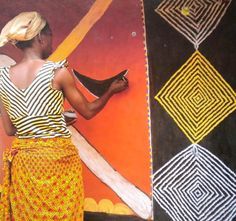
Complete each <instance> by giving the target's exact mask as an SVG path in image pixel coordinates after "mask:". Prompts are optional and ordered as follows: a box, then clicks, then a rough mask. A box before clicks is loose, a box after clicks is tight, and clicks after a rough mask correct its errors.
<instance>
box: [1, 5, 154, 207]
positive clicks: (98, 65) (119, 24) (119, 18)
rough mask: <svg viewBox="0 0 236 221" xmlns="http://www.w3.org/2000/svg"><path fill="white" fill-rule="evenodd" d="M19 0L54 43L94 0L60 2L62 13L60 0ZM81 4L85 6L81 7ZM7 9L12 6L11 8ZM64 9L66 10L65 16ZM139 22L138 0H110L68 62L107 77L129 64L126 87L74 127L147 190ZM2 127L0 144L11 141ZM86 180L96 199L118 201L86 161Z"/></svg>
mask: <svg viewBox="0 0 236 221" xmlns="http://www.w3.org/2000/svg"><path fill="white" fill-rule="evenodd" d="M20 2H21V7H22V8H21V10H24V8H26V9H27V10H32V9H33V8H34V7H35V8H36V9H39V10H38V11H41V12H42V13H43V14H45V16H46V17H48V20H49V21H50V24H51V26H52V28H53V31H54V45H58V44H59V42H61V41H62V40H63V39H64V38H65V37H66V35H67V34H68V33H69V32H70V30H72V28H73V27H74V26H75V25H76V24H77V23H78V22H79V21H80V19H81V18H82V16H83V15H84V14H85V13H86V11H87V10H88V9H89V7H90V6H91V4H92V1H80V3H78V8H77V9H76V7H75V5H76V2H77V1H70V2H72V4H73V5H74V6H71V7H70V6H69V3H68V5H67V7H65V5H63V4H62V7H63V9H64V14H59V13H62V11H63V10H62V9H61V8H60V6H59V4H58V2H60V1H57V5H56V6H55V7H56V8H57V9H58V11H57V10H54V9H53V7H52V5H51V3H50V1H45V5H44V6H42V5H43V3H42V2H41V3H40V5H39V4H37V3H35V2H34V1H32V5H30V4H29V1H23V0H21V1H20ZM23 2H24V4H23ZM63 2H64V1H63ZM47 4H48V7H47ZM1 7H4V5H3V6H1ZM31 8H32V9H31ZM80 9H83V10H81V13H80V12H79V10H80ZM11 10H15V11H16V9H14V8H12V9H11ZM65 12H68V13H66V16H65ZM16 14H17V13H16ZM47 15H48V16H47ZM58 18H59V19H58ZM142 25H143V24H142V19H141V7H140V1H133V0H127V1H119V0H114V1H113V3H112V4H111V6H110V8H109V9H108V11H107V12H106V13H105V15H104V16H103V17H102V18H101V19H100V21H99V22H98V23H96V24H95V26H94V27H93V28H92V29H91V30H90V32H89V33H88V34H87V36H86V37H85V39H84V40H83V42H82V43H81V44H80V45H79V46H78V48H77V49H76V50H75V51H74V52H73V54H72V55H71V56H70V57H69V58H68V60H69V62H70V67H71V68H75V69H76V70H77V71H79V72H80V73H82V74H84V75H87V76H89V77H92V78H96V79H104V78H108V77H111V76H112V75H115V74H117V73H118V72H120V71H122V70H124V69H129V73H128V75H127V77H128V79H129V84H130V87H129V89H128V90H127V91H125V92H122V93H121V94H118V95H115V96H114V97H112V99H111V100H110V101H109V103H108V104H107V106H106V107H105V108H104V110H103V111H102V112H101V113H99V114H98V115H97V116H96V117H95V118H93V119H92V120H90V121H87V120H84V119H83V118H82V117H79V119H78V121H77V123H76V127H77V129H79V131H81V133H82V134H83V135H84V136H85V137H86V138H87V140H89V142H90V143H91V144H92V145H93V146H94V147H95V148H96V149H97V150H98V151H99V152H100V153H101V155H103V156H104V158H105V159H106V160H107V161H108V162H109V163H110V164H111V165H112V166H113V168H115V169H116V170H117V171H118V172H119V173H121V174H122V175H123V176H124V177H125V178H127V179H128V180H129V181H130V182H132V183H133V184H134V185H136V186H137V187H138V188H140V189H141V190H143V191H144V192H146V193H147V194H149V193H150V191H151V187H150V186H151V185H150V174H151V171H150V153H149V152H150V147H149V145H150V144H149V135H148V105H147V96H146V94H147V81H146V78H147V75H146V69H145V56H144V44H143V41H144V37H143V27H142ZM7 49H8V50H7ZM7 49H1V51H0V52H6V51H7V52H8V54H9V48H7ZM10 55H12V57H14V56H15V58H16V60H17V59H19V56H20V55H19V54H15V52H13V51H11V52H10ZM13 55H14V56H13ZM78 86H79V88H80V89H81V90H82V91H83V92H84V93H85V95H86V96H87V97H88V98H89V99H90V100H91V99H93V97H92V96H91V95H89V94H88V93H87V91H86V90H85V89H84V88H82V87H81V85H79V83H78ZM66 106H68V104H66ZM0 133H1V146H4V143H6V142H9V141H8V140H7V139H6V138H5V137H3V138H2V136H3V135H2V134H3V132H2V129H1V128H0ZM84 183H85V195H86V196H87V197H92V198H95V199H96V200H97V201H99V200H100V199H104V198H107V199H110V200H112V201H113V202H114V203H116V202H120V199H119V198H118V197H117V196H116V194H115V193H114V192H113V191H111V190H110V188H108V187H106V186H105V185H104V184H103V183H101V181H100V180H98V179H97V177H95V176H94V175H93V174H92V173H91V172H90V171H89V170H88V169H87V168H86V167H84Z"/></svg>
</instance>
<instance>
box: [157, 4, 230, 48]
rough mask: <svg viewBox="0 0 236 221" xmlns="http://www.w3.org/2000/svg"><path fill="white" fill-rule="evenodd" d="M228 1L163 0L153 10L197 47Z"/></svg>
mask: <svg viewBox="0 0 236 221" xmlns="http://www.w3.org/2000/svg"><path fill="white" fill-rule="evenodd" d="M230 3H231V0H188V1H186V0H164V1H162V2H161V4H160V5H159V6H158V7H157V8H156V10H155V11H156V12H157V13H158V14H160V15H161V16H162V17H163V18H164V19H165V20H166V21H167V22H168V23H169V24H170V25H171V26H173V27H174V28H175V29H176V30H177V31H179V32H180V33H181V34H183V35H184V36H185V37H186V38H187V39H188V40H189V41H190V42H192V43H193V44H194V47H195V49H198V47H199V45H200V44H201V42H202V41H204V40H205V39H206V38H207V36H208V35H210V34H211V32H212V31H213V30H214V29H215V28H216V27H217V25H218V23H219V22H220V20H221V18H222V17H223V15H224V14H225V12H226V10H227V8H228V7H229V5H230Z"/></svg>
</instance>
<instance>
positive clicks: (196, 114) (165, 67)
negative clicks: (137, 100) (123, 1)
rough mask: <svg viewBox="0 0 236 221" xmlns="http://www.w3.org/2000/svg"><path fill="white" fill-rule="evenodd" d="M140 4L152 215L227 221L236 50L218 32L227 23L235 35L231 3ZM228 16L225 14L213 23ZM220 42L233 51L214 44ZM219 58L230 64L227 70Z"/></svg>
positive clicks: (176, 0) (235, 188)
mask: <svg viewBox="0 0 236 221" xmlns="http://www.w3.org/2000/svg"><path fill="white" fill-rule="evenodd" d="M145 3H146V4H145V7H146V8H145V12H146V17H145V18H146V24H147V27H146V28H147V45H148V51H149V52H150V53H149V66H150V68H149V71H150V73H149V74H150V85H151V88H150V90H151V95H150V96H151V99H150V101H151V107H152V108H151V110H152V111H151V112H152V132H153V133H154V132H156V134H155V137H153V140H152V143H153V145H152V146H153V160H154V165H153V167H154V172H153V196H154V199H155V207H154V219H155V220H161V221H166V220H173V221H177V220H178V221H182V220H192V221H203V220H211V221H220V220H222V221H225V220H228V221H231V220H233V219H234V218H235V217H236V213H235V211H236V206H235V205H236V201H235V200H236V198H235V196H236V195H235V193H236V174H235V173H234V172H233V170H235V169H236V167H235V164H234V163H233V161H234V157H235V147H236V146H235V139H234V138H232V135H233V134H234V136H235V131H229V130H228V129H226V128H228V127H231V126H230V125H232V127H235V126H233V124H234V125H235V113H234V115H232V113H233V112H234V111H235V108H236V94H235V90H234V89H233V85H234V86H235V80H233V77H232V76H233V70H235V65H234V64H232V61H233V57H234V56H235V51H236V50H235V46H234V45H233V41H232V39H230V37H229V38H225V37H223V35H221V34H220V33H221V31H222V30H224V29H225V30H227V29H228V30H229V29H230V31H231V34H232V35H234V36H235V34H236V33H235V32H236V29H235V28H233V26H232V22H233V20H231V19H232V16H233V10H235V3H234V6H233V5H232V4H231V3H232V1H230V0H227V1H218V0H212V1H208V0H200V1H197V0H190V1H182V0H162V1H153V2H152V3H151V2H149V3H148V2H147V1H145ZM230 9H231V12H228V10H230ZM151 11H152V12H151ZM227 13H228V14H227ZM225 16H227V18H228V19H227V20H225V21H224V23H223V24H222V25H221V27H218V26H219V25H220V24H221V21H222V20H223V19H224V17H225ZM173 28H174V29H173ZM158 30H159V32H158ZM215 32H216V33H215ZM214 33H215V36H214V37H212V38H210V36H211V35H212V34H214ZM154 36H155V37H154ZM224 36H225V35H224ZM183 37H184V38H183ZM208 38H210V40H209V41H207V40H208ZM217 38H218V41H217ZM186 40H187V41H186ZM216 42H217V43H216ZM189 43H190V44H189ZM219 43H220V44H221V46H222V47H224V46H227V47H230V46H231V47H232V50H231V51H230V52H229V51H226V50H217V48H218V47H217V46H215V45H216V44H219ZM192 45H193V47H192ZM209 51H210V53H209ZM220 54H221V55H220ZM227 59H229V60H227ZM224 62H226V63H227V64H228V65H229V64H231V65H230V69H229V67H227V66H226V65H222V64H223V63H224ZM227 72H228V73H227ZM229 76H231V77H229ZM229 80H230V81H229ZM227 122H231V123H230V124H229V123H227ZM222 124H223V125H222ZM223 130H224V131H225V132H223V133H222V131H223ZM214 133H216V134H214ZM216 136H218V138H216ZM229 136H230V137H231V139H228V137H229ZM226 156H227V157H226Z"/></svg>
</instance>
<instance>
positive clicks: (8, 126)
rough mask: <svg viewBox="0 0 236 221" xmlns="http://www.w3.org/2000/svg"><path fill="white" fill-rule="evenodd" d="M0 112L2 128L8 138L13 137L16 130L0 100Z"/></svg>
mask: <svg viewBox="0 0 236 221" xmlns="http://www.w3.org/2000/svg"><path fill="white" fill-rule="evenodd" d="M0 112H1V118H2V123H3V127H4V129H5V132H6V134H7V135H8V136H14V135H15V134H16V128H15V126H14V125H13V124H12V122H11V119H10V117H9V115H8V113H7V111H6V109H5V107H4V105H3V103H2V101H1V100H0Z"/></svg>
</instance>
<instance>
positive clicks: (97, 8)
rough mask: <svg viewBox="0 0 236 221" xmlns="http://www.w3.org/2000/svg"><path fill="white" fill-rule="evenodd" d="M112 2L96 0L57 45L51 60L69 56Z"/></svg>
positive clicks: (109, 0) (110, 0)
mask: <svg viewBox="0 0 236 221" xmlns="http://www.w3.org/2000/svg"><path fill="white" fill-rule="evenodd" d="M111 3H112V0H96V1H95V3H94V4H93V5H92V7H91V8H90V10H89V12H88V13H87V14H86V15H85V16H84V17H83V19H82V20H81V21H80V22H79V24H78V25H77V26H76V27H75V28H74V29H73V30H72V32H71V33H70V34H69V35H68V36H67V37H66V38H65V40H64V41H63V42H62V43H61V44H60V45H59V46H58V47H57V49H56V50H55V51H54V53H53V54H52V55H51V56H50V57H49V60H51V61H60V60H63V59H65V58H67V57H68V56H69V55H70V54H71V53H72V52H73V51H74V50H75V48H76V47H77V46H78V45H79V44H80V42H81V41H82V40H83V38H84V37H85V35H86V34H87V33H88V31H89V30H90V29H91V28H92V27H93V25H94V24H95V23H96V22H97V21H98V20H99V19H100V18H101V17H102V15H103V14H104V13H105V11H106V10H107V8H108V7H109V5H110V4H111Z"/></svg>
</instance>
